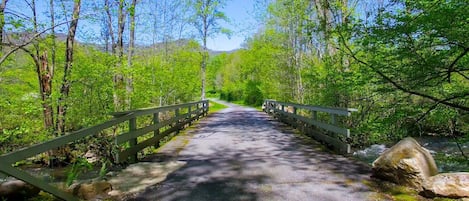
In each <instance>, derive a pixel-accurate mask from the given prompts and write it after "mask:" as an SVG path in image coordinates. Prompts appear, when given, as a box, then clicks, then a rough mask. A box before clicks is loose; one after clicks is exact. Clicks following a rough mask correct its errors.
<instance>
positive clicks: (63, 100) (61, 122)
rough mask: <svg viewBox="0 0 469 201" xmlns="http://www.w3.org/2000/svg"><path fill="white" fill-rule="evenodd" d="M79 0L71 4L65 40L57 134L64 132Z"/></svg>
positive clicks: (78, 14) (79, 6) (79, 5)
mask: <svg viewBox="0 0 469 201" xmlns="http://www.w3.org/2000/svg"><path fill="white" fill-rule="evenodd" d="M80 8H81V0H75V1H74V5H73V13H72V20H71V22H70V26H69V28H68V34H67V40H66V44H65V66H64V74H63V78H62V86H61V88H60V97H59V99H58V105H57V123H56V127H57V128H56V130H57V133H59V135H61V134H63V133H64V132H65V116H66V114H67V98H68V96H69V93H70V87H71V81H70V76H71V72H72V67H73V49H74V43H75V33H76V30H77V27H78V19H79V16H80Z"/></svg>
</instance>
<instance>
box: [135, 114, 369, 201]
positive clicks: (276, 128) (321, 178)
mask: <svg viewBox="0 0 469 201" xmlns="http://www.w3.org/2000/svg"><path fill="white" fill-rule="evenodd" d="M195 127H196V128H195V129H191V130H189V131H188V133H187V134H186V135H185V137H184V138H183V139H182V140H175V141H174V143H175V145H171V143H172V142H171V143H169V145H168V148H167V149H162V153H161V154H159V155H157V156H155V157H153V158H150V159H149V160H150V161H158V160H166V161H167V160H174V161H177V162H183V165H181V167H179V168H178V169H177V170H174V171H173V172H171V173H169V174H168V175H167V177H166V179H165V180H164V181H162V182H160V183H159V184H156V185H153V186H150V187H148V188H146V189H145V190H144V191H141V192H140V193H138V194H135V195H134V196H132V197H131V198H128V200H139V201H140V200H224V201H225V200H226V201H230V200H269V201H270V200H320V201H327V200H360V201H361V200H372V197H374V196H373V193H372V192H371V190H370V189H369V188H368V187H367V186H366V185H364V184H363V181H364V180H368V178H369V171H370V170H369V167H367V166H366V165H363V164H360V163H358V162H354V161H351V160H350V159H347V158H344V157H342V156H338V155H333V154H329V153H326V152H324V151H321V148H320V145H318V144H317V143H315V142H313V141H311V140H309V139H307V138H303V137H299V136H298V135H296V134H294V130H291V129H289V128H288V127H287V126H285V125H284V124H282V123H278V122H276V121H275V120H274V119H273V118H271V117H269V116H268V115H266V114H265V113H262V112H259V111H256V110H254V109H252V108H245V107H240V106H236V105H230V107H229V108H227V109H224V110H222V111H221V112H219V113H215V114H212V115H209V117H207V118H205V119H203V120H201V121H200V122H199V123H198V124H197V125H196V126H195Z"/></svg>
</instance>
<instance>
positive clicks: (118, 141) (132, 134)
mask: <svg viewBox="0 0 469 201" xmlns="http://www.w3.org/2000/svg"><path fill="white" fill-rule="evenodd" d="M163 126H164V125H162V124H161V123H159V124H158V125H153V124H152V125H149V126H146V127H143V128H139V129H137V130H135V131H133V132H127V133H123V134H120V135H118V136H116V137H115V140H114V141H115V143H116V144H117V145H120V144H122V143H125V142H128V141H129V140H131V139H134V138H137V137H138V136H141V135H144V134H146V133H149V132H151V131H154V130H156V129H159V128H161V127H163Z"/></svg>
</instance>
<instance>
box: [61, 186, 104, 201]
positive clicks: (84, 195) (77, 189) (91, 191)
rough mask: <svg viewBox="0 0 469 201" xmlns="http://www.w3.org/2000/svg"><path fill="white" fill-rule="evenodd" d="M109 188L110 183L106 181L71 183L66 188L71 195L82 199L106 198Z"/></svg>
mask: <svg viewBox="0 0 469 201" xmlns="http://www.w3.org/2000/svg"><path fill="white" fill-rule="evenodd" d="M111 190H112V185H111V184H110V183H109V182H107V181H95V182H90V183H78V184H73V185H71V186H70V187H69V189H68V191H69V192H71V193H72V194H73V195H75V196H77V197H79V198H80V199H84V200H91V199H97V198H107V197H108V193H109V192H110V191H111Z"/></svg>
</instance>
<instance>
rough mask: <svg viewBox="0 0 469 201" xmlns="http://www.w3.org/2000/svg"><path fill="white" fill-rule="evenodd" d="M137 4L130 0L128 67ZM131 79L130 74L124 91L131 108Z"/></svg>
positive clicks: (133, 37)
mask: <svg viewBox="0 0 469 201" xmlns="http://www.w3.org/2000/svg"><path fill="white" fill-rule="evenodd" d="M136 6H137V0H132V4H131V5H130V8H129V15H130V22H129V23H130V30H129V35H130V36H129V50H128V55H127V66H128V68H130V69H131V68H132V59H133V58H132V57H133V53H134V46H135V10H136ZM132 85H133V80H132V75H129V76H128V77H127V83H126V92H127V98H126V107H127V108H129V109H130V108H131V100H132V99H131V97H132V92H133V86H132Z"/></svg>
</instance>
